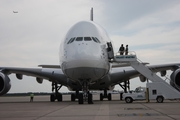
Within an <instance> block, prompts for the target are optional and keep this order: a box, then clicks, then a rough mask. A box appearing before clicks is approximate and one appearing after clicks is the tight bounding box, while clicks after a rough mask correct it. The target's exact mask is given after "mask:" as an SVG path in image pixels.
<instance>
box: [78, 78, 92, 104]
mask: <svg viewBox="0 0 180 120" xmlns="http://www.w3.org/2000/svg"><path fill="white" fill-rule="evenodd" d="M88 84H89V83H88V81H83V82H82V91H83V92H82V93H80V94H79V99H78V103H79V104H83V103H84V101H87V102H88V104H93V96H92V94H91V93H90V92H89V89H88Z"/></svg>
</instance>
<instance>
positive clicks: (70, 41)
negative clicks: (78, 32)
mask: <svg viewBox="0 0 180 120" xmlns="http://www.w3.org/2000/svg"><path fill="white" fill-rule="evenodd" d="M74 40H75V38H71V39H70V40H69V41H68V43H67V44H70V43H72V42H73V41H74Z"/></svg>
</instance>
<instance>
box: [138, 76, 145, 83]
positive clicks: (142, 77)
mask: <svg viewBox="0 0 180 120" xmlns="http://www.w3.org/2000/svg"><path fill="white" fill-rule="evenodd" d="M139 79H140V81H141V82H145V81H146V80H147V78H146V77H144V76H143V75H140V76H139Z"/></svg>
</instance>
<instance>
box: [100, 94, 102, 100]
mask: <svg viewBox="0 0 180 120" xmlns="http://www.w3.org/2000/svg"><path fill="white" fill-rule="evenodd" d="M100 101H103V94H102V93H101V94H100Z"/></svg>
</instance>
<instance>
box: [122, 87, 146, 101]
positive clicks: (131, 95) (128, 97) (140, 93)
mask: <svg viewBox="0 0 180 120" xmlns="http://www.w3.org/2000/svg"><path fill="white" fill-rule="evenodd" d="M145 99H146V88H145V87H137V88H136V89H135V90H134V91H131V92H128V93H123V100H125V101H126V103H132V102H133V101H135V100H145Z"/></svg>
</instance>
